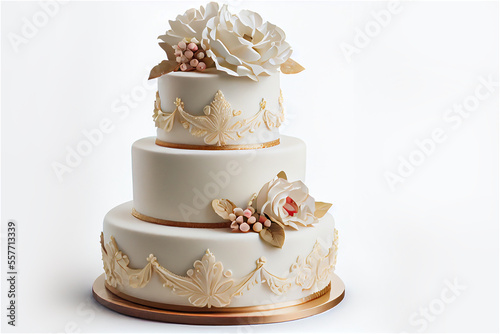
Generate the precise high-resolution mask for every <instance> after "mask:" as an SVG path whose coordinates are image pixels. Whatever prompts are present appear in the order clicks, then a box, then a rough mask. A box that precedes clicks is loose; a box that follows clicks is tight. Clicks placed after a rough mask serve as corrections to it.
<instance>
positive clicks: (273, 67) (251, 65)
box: [149, 2, 304, 81]
mask: <svg viewBox="0 0 500 334" xmlns="http://www.w3.org/2000/svg"><path fill="white" fill-rule="evenodd" d="M169 23H170V29H169V30H168V31H167V32H166V33H165V34H164V35H161V36H159V37H158V38H159V39H160V40H161V41H162V42H160V43H159V44H160V46H161V47H162V49H163V50H164V51H165V52H166V53H167V58H168V60H164V61H162V62H161V63H160V64H158V65H157V66H155V67H154V68H153V69H152V70H151V74H150V76H149V78H150V79H153V78H157V77H159V76H162V75H164V74H167V73H169V72H172V71H200V72H201V71H204V70H205V69H206V68H208V67H216V68H217V70H220V71H223V72H226V73H228V74H229V75H232V76H238V77H249V78H250V79H252V80H255V81H258V80H259V77H261V76H269V75H271V74H272V73H275V72H277V71H278V70H281V72H282V73H285V74H293V73H299V72H301V71H302V70H304V68H303V67H302V66H301V65H299V64H298V63H297V62H295V61H293V60H292V59H291V58H290V55H291V54H292V49H291V47H290V45H289V44H288V43H287V42H286V41H285V33H284V32H283V30H281V28H279V27H277V26H276V25H274V24H272V23H269V22H266V21H264V20H263V19H262V17H261V16H260V15H259V14H257V13H255V12H252V11H249V10H243V11H241V12H239V13H238V14H232V13H230V12H229V10H228V8H227V5H224V6H222V8H219V5H218V4H217V3H215V2H211V3H209V4H208V5H207V6H206V7H203V6H202V7H200V9H195V8H192V9H189V10H187V11H186V12H185V13H184V14H183V15H178V16H177V18H176V19H175V20H172V21H169Z"/></svg>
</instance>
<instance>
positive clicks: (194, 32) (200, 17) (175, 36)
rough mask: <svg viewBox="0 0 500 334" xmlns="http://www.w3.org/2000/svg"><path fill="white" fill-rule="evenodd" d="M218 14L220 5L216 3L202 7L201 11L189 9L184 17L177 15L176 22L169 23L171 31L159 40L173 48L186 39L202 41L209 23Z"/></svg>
mask: <svg viewBox="0 0 500 334" xmlns="http://www.w3.org/2000/svg"><path fill="white" fill-rule="evenodd" d="M218 13H219V4H218V3H216V2H210V3H209V4H208V5H207V6H206V7H203V6H200V9H199V10H198V9H196V8H191V9H188V10H187V11H186V12H185V13H184V15H177V17H176V19H175V21H168V23H169V24H170V28H171V29H170V30H168V31H167V32H166V33H165V35H161V36H159V37H158V38H159V39H161V40H162V41H164V42H165V43H167V44H170V45H172V46H174V45H177V43H179V42H180V41H182V40H184V39H186V40H188V41H191V40H192V39H195V40H196V41H200V40H201V37H202V32H203V30H204V29H205V27H206V25H207V21H208V20H210V19H211V18H213V17H215V16H217V15H218ZM195 43H196V42H195Z"/></svg>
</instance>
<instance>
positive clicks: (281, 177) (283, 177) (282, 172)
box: [278, 171, 288, 180]
mask: <svg viewBox="0 0 500 334" xmlns="http://www.w3.org/2000/svg"><path fill="white" fill-rule="evenodd" d="M278 178H279V179H284V180H288V178H287V176H286V173H285V172H284V171H281V172H279V173H278Z"/></svg>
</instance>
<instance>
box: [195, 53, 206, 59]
mask: <svg viewBox="0 0 500 334" xmlns="http://www.w3.org/2000/svg"><path fill="white" fill-rule="evenodd" d="M196 58H198V59H199V60H202V59H203V58H205V54H204V53H203V52H198V53H197V54H196Z"/></svg>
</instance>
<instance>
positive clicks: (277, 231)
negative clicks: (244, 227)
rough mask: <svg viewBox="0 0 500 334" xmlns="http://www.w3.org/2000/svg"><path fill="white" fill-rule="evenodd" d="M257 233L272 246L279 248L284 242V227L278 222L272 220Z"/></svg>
mask: <svg viewBox="0 0 500 334" xmlns="http://www.w3.org/2000/svg"><path fill="white" fill-rule="evenodd" d="M259 235H260V237H261V238H262V240H264V241H265V242H267V243H268V244H270V245H271V246H274V247H278V248H281V247H283V244H284V243H285V228H284V226H283V225H282V224H280V223H278V222H273V223H271V226H270V227H268V228H264V229H262V230H261V231H260V233H259Z"/></svg>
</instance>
